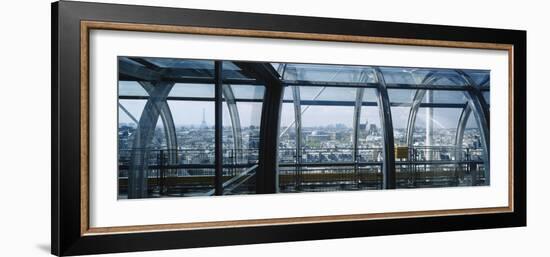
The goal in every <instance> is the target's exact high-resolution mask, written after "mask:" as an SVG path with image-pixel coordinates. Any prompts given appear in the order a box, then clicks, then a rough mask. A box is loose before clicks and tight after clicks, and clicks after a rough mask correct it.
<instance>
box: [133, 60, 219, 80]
mask: <svg viewBox="0 0 550 257" xmlns="http://www.w3.org/2000/svg"><path fill="white" fill-rule="evenodd" d="M141 59H143V61H145V62H149V63H151V64H152V65H154V66H156V67H158V68H164V69H169V70H167V71H165V73H166V74H167V75H169V77H176V78H203V79H213V78H214V61H208V60H189V59H176V58H141Z"/></svg>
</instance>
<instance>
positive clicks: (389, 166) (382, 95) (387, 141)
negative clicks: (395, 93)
mask: <svg viewBox="0 0 550 257" xmlns="http://www.w3.org/2000/svg"><path fill="white" fill-rule="evenodd" d="M375 72H376V77H377V80H378V83H379V86H378V106H380V120H381V121H382V126H383V128H382V129H383V131H384V166H383V168H384V179H383V183H382V188H384V189H394V188H395V187H396V176H395V150H394V147H395V146H394V139H393V124H392V117H391V107H390V99H389V96H388V90H387V88H386V82H385V80H384V76H383V75H382V73H381V72H380V69H378V68H375Z"/></svg>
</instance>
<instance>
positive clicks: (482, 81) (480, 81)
mask: <svg viewBox="0 0 550 257" xmlns="http://www.w3.org/2000/svg"><path fill="white" fill-rule="evenodd" d="M464 73H466V74H467V75H468V76H469V77H470V78H471V79H472V80H473V81H474V83H475V84H476V85H477V86H485V85H486V86H488V84H489V79H490V73H489V71H487V70H464Z"/></svg>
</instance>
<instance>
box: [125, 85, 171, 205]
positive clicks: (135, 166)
mask: <svg viewBox="0 0 550 257" xmlns="http://www.w3.org/2000/svg"><path fill="white" fill-rule="evenodd" d="M173 86H174V83H173V82H158V83H155V84H154V86H152V87H150V86H145V87H147V88H150V91H149V99H148V101H147V103H146V104H145V107H144V108H143V112H142V113H141V117H140V119H139V123H138V128H137V129H136V132H135V135H134V140H133V144H132V155H131V159H130V169H129V172H128V198H130V199H132V198H143V197H147V196H148V195H147V170H148V163H147V160H148V157H149V149H148V148H149V146H150V144H151V141H152V139H153V136H154V133H155V127H156V124H157V121H158V118H159V117H160V116H162V115H161V110H162V109H163V108H162V106H163V103H166V97H167V96H168V94H169V93H170V90H172V87H173ZM168 118H169V117H166V119H168ZM170 119H171V116H170ZM165 127H166V126H165Z"/></svg>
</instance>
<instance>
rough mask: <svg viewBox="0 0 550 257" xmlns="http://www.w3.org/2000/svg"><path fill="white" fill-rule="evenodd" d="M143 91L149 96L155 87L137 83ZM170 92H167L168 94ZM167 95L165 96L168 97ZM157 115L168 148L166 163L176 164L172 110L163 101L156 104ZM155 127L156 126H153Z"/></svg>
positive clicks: (151, 84) (149, 83)
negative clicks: (158, 115) (160, 121)
mask: <svg viewBox="0 0 550 257" xmlns="http://www.w3.org/2000/svg"><path fill="white" fill-rule="evenodd" d="M138 83H139V84H140V85H141V86H142V87H143V89H145V91H147V93H148V94H149V96H151V95H152V94H153V93H154V88H155V85H154V84H153V83H151V82H144V81H140V82H138ZM169 93H170V92H168V94H169ZM168 94H167V95H166V96H168ZM158 108H159V114H160V118H161V120H162V124H163V127H164V137H165V138H166V146H167V148H168V162H169V163H170V164H177V163H178V154H177V149H178V139H177V135H176V126H175V124H174V119H173V117H172V110H171V109H170V106H169V105H168V102H167V101H166V98H164V100H162V101H159V102H158ZM155 125H156V124H155Z"/></svg>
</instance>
